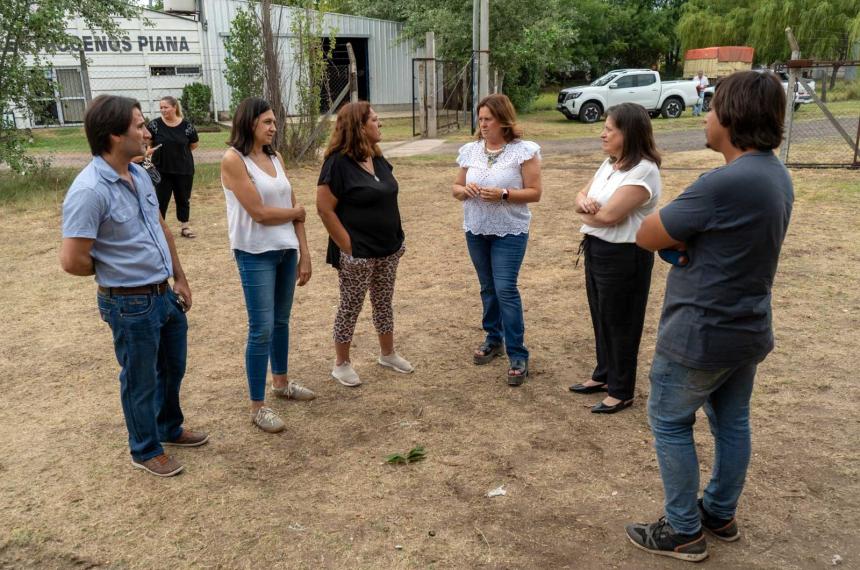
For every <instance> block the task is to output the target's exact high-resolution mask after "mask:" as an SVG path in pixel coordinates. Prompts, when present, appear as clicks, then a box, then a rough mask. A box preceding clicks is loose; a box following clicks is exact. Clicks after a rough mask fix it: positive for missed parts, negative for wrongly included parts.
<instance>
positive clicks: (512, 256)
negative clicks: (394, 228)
mask: <svg viewBox="0 0 860 570" xmlns="http://www.w3.org/2000/svg"><path fill="white" fill-rule="evenodd" d="M478 125H479V127H480V131H479V133H478V140H476V141H474V142H471V143H468V144H465V145H463V146H462V147H461V148H460V154H459V156H458V157H457V163H458V164H459V165H460V170H459V172H458V173H457V179H456V180H455V181H454V187H453V189H452V195H453V196H454V198H456V199H457V200H460V201H461V202H463V229H464V230H465V232H466V245H467V246H468V249H469V256H470V257H471V258H472V263H473V264H474V266H475V271H476V272H477V273H478V281H479V283H480V285H481V302H482V304H483V322H482V324H483V328H484V331H485V332H486V338H485V339H484V342H483V343H482V344H481V345H480V346H479V347H478V348H477V349H476V350H475V353H474V356H473V358H474V362H475V364H487V363H488V362H490V361H491V360H493V358H495V357H496V356H499V355H501V354H502V352H503V351H505V350H507V355H508V359H509V360H510V367H509V368H508V374H507V381H508V384H509V385H511V386H519V385H520V384H522V383H523V381H524V380H525V378H526V376H528V373H529V368H528V361H529V352H528V350H527V349H526V347H525V343H524V337H525V323H524V320H523V307H522V301H521V299H520V292H519V289H518V288H517V277H518V275H519V271H520V266H521V265H522V262H523V257H525V253H526V244H527V243H528V237H529V233H528V232H529V222H530V220H531V212H529V208H528V203H529V202H537V201H539V200H540V196H541V175H540V147H539V146H538V145H537V144H535V143H533V142H530V141H524V140H521V139H520V136H521V135H522V130H521V129H520V127H519V126H518V125H517V118H516V112H515V111H514V107H513V105H512V104H511V102H510V100H509V99H508V98H507V97H506V96H505V95H501V94H496V95H489V96H487V97H485V98H484V99H483V100H481V102H480V103H479V104H478Z"/></svg>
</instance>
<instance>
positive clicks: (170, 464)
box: [131, 453, 184, 477]
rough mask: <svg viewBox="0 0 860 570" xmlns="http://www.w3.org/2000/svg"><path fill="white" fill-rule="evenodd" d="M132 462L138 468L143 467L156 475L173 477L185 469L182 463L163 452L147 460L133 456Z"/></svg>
mask: <svg viewBox="0 0 860 570" xmlns="http://www.w3.org/2000/svg"><path fill="white" fill-rule="evenodd" d="M131 464H132V465H134V466H135V467H137V468H138V469H143V470H144V471H146V472H147V473H152V474H153V475H155V476H156V477H173V476H174V475H179V473H181V472H182V470H183V469H184V467H182V464H181V463H179V462H178V461H176V460H175V459H174V458H172V457H170V456H169V455H165V454H163V453H162V454H161V455H156V456H155V457H153V458H152V459H147V460H146V461H138V460H137V459H134V458H132V460H131Z"/></svg>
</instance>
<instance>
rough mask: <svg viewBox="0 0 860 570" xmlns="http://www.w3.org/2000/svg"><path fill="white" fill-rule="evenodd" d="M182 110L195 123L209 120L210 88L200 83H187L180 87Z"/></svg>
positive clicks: (199, 123) (200, 123)
mask: <svg viewBox="0 0 860 570" xmlns="http://www.w3.org/2000/svg"><path fill="white" fill-rule="evenodd" d="M181 100H182V112H183V114H184V115H185V117H186V118H187V119H188V120H189V121H190V122H191V123H192V124H195V125H202V124H205V123H208V122H209V106H210V104H211V102H212V88H211V87H209V86H208V85H204V84H202V83H189V84H188V85H186V86H185V87H183V88H182V97H181Z"/></svg>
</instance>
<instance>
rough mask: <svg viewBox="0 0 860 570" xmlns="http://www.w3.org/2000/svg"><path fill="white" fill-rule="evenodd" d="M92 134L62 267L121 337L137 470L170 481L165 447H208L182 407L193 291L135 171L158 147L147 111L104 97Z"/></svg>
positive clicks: (72, 198) (66, 215) (66, 226)
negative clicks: (91, 294)
mask: <svg viewBox="0 0 860 570" xmlns="http://www.w3.org/2000/svg"><path fill="white" fill-rule="evenodd" d="M84 129H85V131H86V134H87V140H88V142H89V145H90V149H91V151H92V154H93V157H94V158H93V160H92V162H91V163H90V164H89V165H88V166H87V167H86V168H84V170H83V171H82V172H81V173H80V174H79V175H78V177H77V178H75V181H74V182H73V183H72V185H71V187H70V188H69V191H68V193H67V194H66V199H65V201H64V203H63V243H62V246H61V250H60V263H61V265H62V267H63V269H64V270H65V271H67V272H68V273H71V274H72V275H81V276H87V275H95V280H96V283H97V284H98V305H99V313H100V314H101V318H102V320H104V321H105V322H107V323H108V324H109V325H110V328H111V331H112V332H113V339H114V350H115V352H116V358H117V360H118V361H119V363H120V366H121V367H122V370H121V372H120V376H119V379H120V398H121V400H122V407H123V412H124V414H125V422H126V427H127V428H128V440H129V447H130V449H131V458H132V464H133V465H134V466H135V467H138V468H140V469H143V470H145V471H147V472H149V473H152V474H153V475H158V476H160V477H169V476H172V475H176V474H178V473H179V472H181V471H182V469H183V467H182V465H181V464H179V463H178V462H177V461H176V460H175V459H174V458H172V457H170V456H168V455H166V454H165V453H164V448H163V447H162V445H178V446H183V447H196V446H199V445H203V444H204V443H206V442H207V441H208V440H209V436H208V435H207V434H206V433H203V432H195V431H191V430H188V429H184V428H183V427H182V422H183V420H184V417H183V415H182V410H181V408H180V406H179V388H180V385H181V383H182V378H183V376H184V375H185V360H186V355H187V333H188V321H187V319H186V317H185V312H186V311H188V310H189V309H190V308H191V289H190V288H189V286H188V280H187V279H186V277H185V273H184V272H183V271H182V265H181V264H180V263H179V256H178V255H177V253H176V246H175V244H174V241H173V236H172V234H171V233H170V230H168V229H167V226H166V225H165V224H164V221H163V220H162V218H161V214H160V213H159V210H158V199H157V198H156V196H155V190H154V188H153V186H152V181H151V179H150V178H149V175H148V174H147V173H146V171H145V170H144V169H143V168H141V167H139V166H137V165H136V164H132V163H131V160H132V159H133V158H135V157H137V156H141V155H143V154H144V153H145V152H146V146H147V144H148V143H149V141H150V140H151V136H150V134H149V131H148V130H147V129H146V123H145V121H144V119H143V114H142V113H141V110H140V104H139V103H138V102H137V101H135V100H134V99H129V98H127V97H116V96H111V95H102V96H99V97H96V98H95V99H94V100H93V101H92V102H91V103H90V105H89V106H88V108H87V111H86V114H85V115H84ZM170 277H173V288H172V289H171V287H170V285H169V284H168V282H167V280H168V278H170Z"/></svg>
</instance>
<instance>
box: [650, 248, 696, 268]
mask: <svg viewBox="0 0 860 570" xmlns="http://www.w3.org/2000/svg"><path fill="white" fill-rule="evenodd" d="M657 255H659V256H660V259H662V260H663V261H665V262H666V263H671V264H672V265H674V266H675V267H684V266H686V265H687V264H689V263H690V253H689V252H687V251H679V250H677V249H661V250H660V251H658V252H657Z"/></svg>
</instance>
